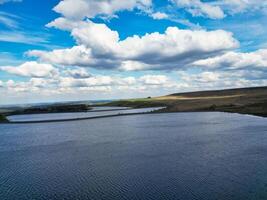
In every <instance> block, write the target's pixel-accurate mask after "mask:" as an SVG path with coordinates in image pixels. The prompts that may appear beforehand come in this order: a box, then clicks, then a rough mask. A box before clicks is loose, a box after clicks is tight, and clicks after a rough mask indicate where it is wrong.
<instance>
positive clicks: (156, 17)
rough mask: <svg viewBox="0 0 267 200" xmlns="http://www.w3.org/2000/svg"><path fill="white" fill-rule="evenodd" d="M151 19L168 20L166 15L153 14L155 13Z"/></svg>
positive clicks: (161, 13) (160, 13)
mask: <svg viewBox="0 0 267 200" xmlns="http://www.w3.org/2000/svg"><path fill="white" fill-rule="evenodd" d="M151 17H152V18H153V19H158V20H160V19H168V17H169V16H168V15H167V14H166V13H163V12H155V13H152V14H151Z"/></svg>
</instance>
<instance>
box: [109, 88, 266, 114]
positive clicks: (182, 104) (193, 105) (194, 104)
mask: <svg viewBox="0 0 267 200" xmlns="http://www.w3.org/2000/svg"><path fill="white" fill-rule="evenodd" d="M108 105H111V106H131V107H135V108H140V107H149V106H166V108H165V109H163V110H161V112H196V111H222V112H234V113H242V114H252V115H257V116H264V117H267V87H256V88H239V89H229V90H214V91H200V92H188V93H176V94H171V95H167V96H161V97H155V98H145V99H129V100H122V101H115V102H112V103H109V104H108Z"/></svg>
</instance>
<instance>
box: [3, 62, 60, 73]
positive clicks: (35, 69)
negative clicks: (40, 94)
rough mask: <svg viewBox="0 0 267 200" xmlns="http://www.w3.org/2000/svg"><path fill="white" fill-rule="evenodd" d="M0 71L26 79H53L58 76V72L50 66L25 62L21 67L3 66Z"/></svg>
mask: <svg viewBox="0 0 267 200" xmlns="http://www.w3.org/2000/svg"><path fill="white" fill-rule="evenodd" d="M0 70H2V71H6V72H8V73H11V74H15V75H18V76H26V77H52V76H55V75H57V74H58V70H57V69H55V68H54V67H53V66H52V65H50V64H41V63H37V62H34V61H32V62H25V63H23V64H21V65H19V66H16V67H13V66H2V67H0Z"/></svg>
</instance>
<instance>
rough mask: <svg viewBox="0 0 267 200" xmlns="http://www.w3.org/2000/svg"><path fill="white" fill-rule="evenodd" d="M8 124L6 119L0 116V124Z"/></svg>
mask: <svg viewBox="0 0 267 200" xmlns="http://www.w3.org/2000/svg"><path fill="white" fill-rule="evenodd" d="M3 122H8V119H7V118H6V117H5V116H4V115H0V123H3Z"/></svg>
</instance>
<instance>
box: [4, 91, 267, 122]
mask: <svg viewBox="0 0 267 200" xmlns="http://www.w3.org/2000/svg"><path fill="white" fill-rule="evenodd" d="M92 106H94V105H88V104H60V105H50V106H41V107H30V108H21V109H19V110H11V111H7V112H5V113H2V115H1V114H0V123H10V124H22V123H48V122H64V121H78V120H88V119H99V118H107V117H117V116H127V115H137V114H138V115H140V114H160V113H174V112H228V113H239V114H249V115H255V116H260V117H267V87H255V88H239V89H229V90H215V91H200V92H189V93H177V94H171V95H167V96H161V97H147V98H142V99H126V100H120V101H113V102H109V103H103V104H100V105H99V104H97V105H96V106H97V107H105V106H111V107H128V108H129V109H134V108H150V107H164V109H160V110H157V111H153V112H149V113H124V114H113V115H105V116H95V117H84V118H74V119H58V120H44V121H28V122H10V121H8V120H7V118H6V117H7V116H10V115H19V114H44V113H68V112H103V111H108V110H101V111H98V110H95V111H94V110H92ZM115 110H122V109H119V108H118V109H115ZM115 110H113V111H115ZM123 110H124V109H123Z"/></svg>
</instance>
